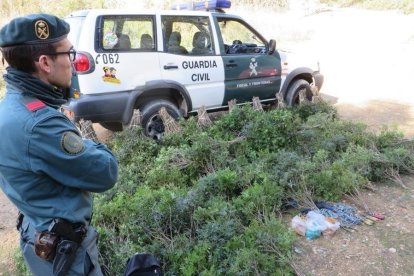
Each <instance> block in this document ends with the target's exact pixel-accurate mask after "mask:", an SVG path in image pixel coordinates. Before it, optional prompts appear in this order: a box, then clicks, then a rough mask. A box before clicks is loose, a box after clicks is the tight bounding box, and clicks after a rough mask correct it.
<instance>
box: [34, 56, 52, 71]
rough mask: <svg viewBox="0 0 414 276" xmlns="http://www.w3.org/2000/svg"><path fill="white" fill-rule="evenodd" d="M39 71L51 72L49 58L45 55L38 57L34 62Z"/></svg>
mask: <svg viewBox="0 0 414 276" xmlns="http://www.w3.org/2000/svg"><path fill="white" fill-rule="evenodd" d="M36 63H37V65H38V67H39V70H40V71H42V72H45V73H50V72H51V66H50V65H51V57H50V56H47V55H40V56H39V59H38V60H37V61H36Z"/></svg>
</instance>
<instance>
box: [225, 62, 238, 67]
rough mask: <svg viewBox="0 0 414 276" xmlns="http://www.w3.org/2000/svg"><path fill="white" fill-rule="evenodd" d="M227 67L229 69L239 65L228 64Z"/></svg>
mask: <svg viewBox="0 0 414 276" xmlns="http://www.w3.org/2000/svg"><path fill="white" fill-rule="evenodd" d="M226 67H228V68H232V67H237V64H236V63H227V64H226Z"/></svg>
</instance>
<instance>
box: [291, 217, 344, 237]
mask: <svg viewBox="0 0 414 276" xmlns="http://www.w3.org/2000/svg"><path fill="white" fill-rule="evenodd" d="M291 226H292V228H293V230H295V232H296V233H297V234H299V235H301V236H305V237H306V238H307V239H308V240H313V239H316V238H318V237H320V236H321V235H322V234H323V236H324V237H326V238H330V237H332V236H333V234H334V233H335V232H336V230H338V229H339V227H340V223H339V221H337V220H336V219H334V218H331V217H325V216H324V215H322V214H320V213H317V212H315V211H310V212H308V214H307V215H306V217H303V216H300V215H297V216H295V217H293V219H292V223H291Z"/></svg>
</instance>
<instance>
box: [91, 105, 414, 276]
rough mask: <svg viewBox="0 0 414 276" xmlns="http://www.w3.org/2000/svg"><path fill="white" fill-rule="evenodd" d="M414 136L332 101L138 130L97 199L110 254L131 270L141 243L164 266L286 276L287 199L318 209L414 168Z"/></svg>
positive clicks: (108, 260) (119, 141)
mask: <svg viewBox="0 0 414 276" xmlns="http://www.w3.org/2000/svg"><path fill="white" fill-rule="evenodd" d="M413 145H414V144H413V142H412V141H410V140H406V139H404V138H403V134H402V133H401V132H398V131H396V130H389V129H383V130H382V131H381V132H380V133H371V132H368V131H367V127H366V126H365V125H364V124H360V123H352V122H349V121H344V120H341V119H339V118H338V116H337V112H336V109H335V108H334V107H333V106H331V105H329V104H327V103H325V102H320V103H304V104H302V105H300V106H297V107H293V108H278V109H271V110H268V111H258V110H254V109H253V108H252V107H251V106H243V107H238V106H236V107H235V108H233V109H232V110H231V111H229V112H228V113H224V114H222V115H221V116H219V117H218V118H216V119H215V120H213V122H212V123H211V124H208V125H200V124H199V123H198V121H197V117H191V118H189V119H187V120H181V121H180V122H179V128H177V131H175V132H173V133H167V134H165V135H164V137H163V139H162V141H160V142H156V141H153V140H151V139H149V138H146V137H145V136H144V135H143V132H142V129H140V128H139V127H137V128H131V129H128V130H125V131H123V132H121V133H118V134H116V135H115V137H114V138H113V139H112V140H111V141H110V143H109V147H110V148H111V149H112V150H113V152H114V153H115V154H116V156H117V158H118V160H119V164H120V173H119V180H118V182H117V184H116V186H115V187H114V188H113V189H111V190H110V191H108V192H106V193H104V194H99V195H96V196H95V209H94V218H93V220H94V221H93V224H94V225H95V226H97V229H98V232H99V234H100V240H99V247H100V253H101V263H102V264H104V268H105V270H106V273H107V274H108V275H122V273H123V272H124V269H125V264H126V260H127V259H128V258H129V257H131V256H132V255H134V254H135V253H137V252H142V253H143V252H146V253H151V254H153V255H154V256H156V257H157V258H158V260H159V261H160V263H161V266H162V271H163V273H164V274H165V275H252V274H256V275H257V274H260V275H289V274H292V275H293V274H294V273H295V271H294V268H293V265H292V256H293V251H292V250H293V243H294V241H295V239H296V235H295V233H294V232H293V230H291V229H290V227H289V225H287V224H286V223H284V222H283V221H282V218H281V216H282V213H283V212H284V211H285V210H286V208H287V206H288V205H289V202H292V201H293V202H295V203H297V204H298V206H299V207H301V208H310V207H313V206H314V202H316V201H339V200H340V199H341V198H343V197H344V196H345V195H346V194H350V193H355V192H357V191H360V190H361V189H364V188H365V187H367V186H369V185H373V184H372V183H375V182H381V181H382V182H383V181H390V180H391V181H394V182H395V183H398V185H404V183H402V182H401V178H400V175H401V174H410V173H412V172H413V170H414V154H413V153H414V152H413V151H414V147H413Z"/></svg>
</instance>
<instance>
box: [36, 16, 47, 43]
mask: <svg viewBox="0 0 414 276" xmlns="http://www.w3.org/2000/svg"><path fill="white" fill-rule="evenodd" d="M35 34H36V36H37V37H38V38H39V39H47V38H48V37H49V26H48V25H47V23H46V21H44V20H38V21H36V23H35Z"/></svg>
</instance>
